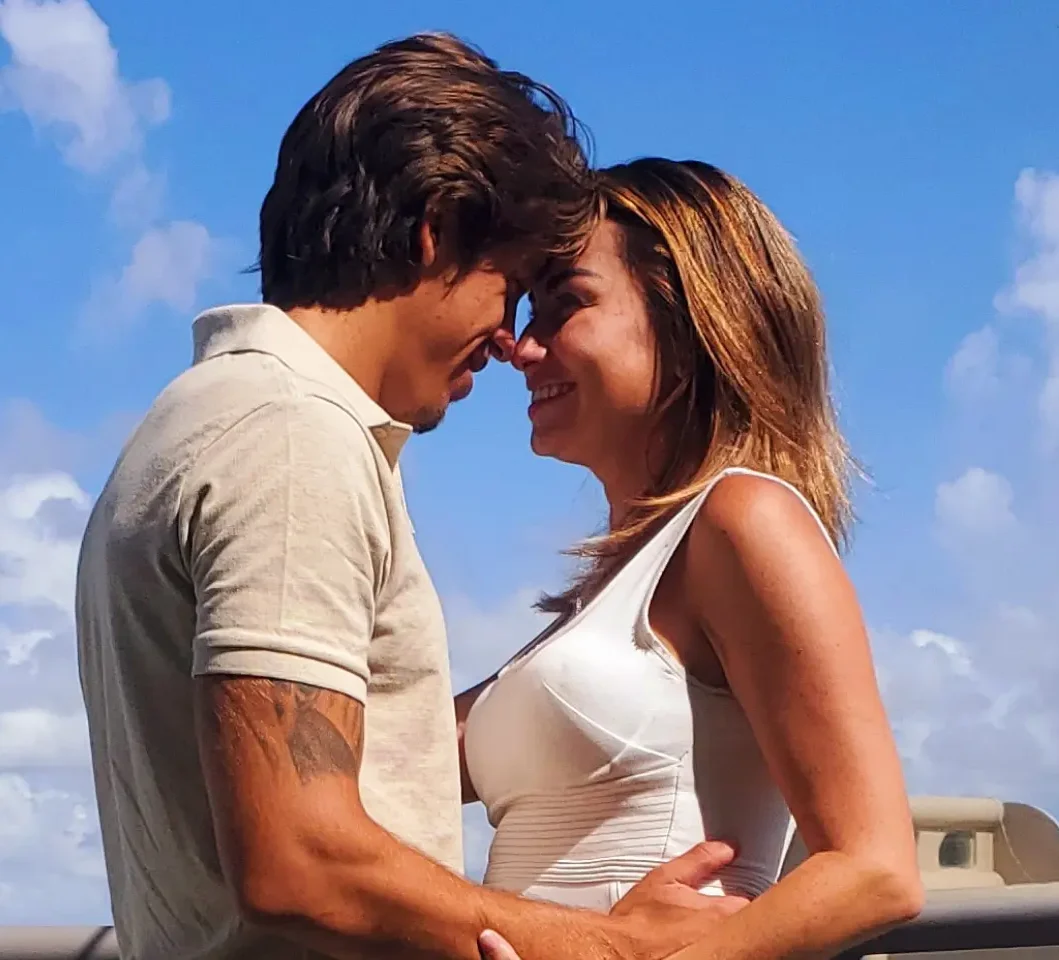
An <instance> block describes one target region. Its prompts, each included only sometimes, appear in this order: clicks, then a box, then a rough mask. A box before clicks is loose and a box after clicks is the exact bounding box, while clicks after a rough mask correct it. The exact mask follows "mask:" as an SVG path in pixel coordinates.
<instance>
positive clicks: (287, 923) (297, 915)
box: [228, 838, 372, 937]
mask: <svg viewBox="0 0 1059 960" xmlns="http://www.w3.org/2000/svg"><path fill="white" fill-rule="evenodd" d="M353 853H355V852H354V851H347V850H341V851H340V850H335V849H331V848H327V849H325V848H324V847H323V846H318V845H317V844H312V845H307V844H299V843H297V842H296V841H293V840H286V839H279V838H276V840H275V842H273V843H272V844H271V845H270V848H269V849H268V850H265V851H262V852H261V854H260V855H258V856H248V857H246V858H244V860H243V861H242V863H241V865H240V867H239V868H238V869H235V870H229V871H228V874H229V875H228V883H229V886H230V887H231V890H232V894H233V895H234V897H235V900H236V903H237V905H238V908H239V914H240V916H242V918H243V919H244V920H246V921H247V922H248V923H251V924H253V925H255V926H259V927H267V928H273V929H279V930H294V929H303V930H305V929H308V930H325V931H327V932H330V933H337V934H342V935H345V936H352V937H361V936H366V935H368V934H369V932H370V929H371V926H372V925H371V922H370V919H371V918H370V917H368V916H367V915H366V913H365V912H364V911H363V910H360V909H358V901H359V900H360V899H361V898H360V897H359V896H358V895H357V894H358V891H357V890H356V889H355V888H354V887H353V886H352V885H351V884H350V882H349V880H350V877H351V876H353V875H355V874H356V873H357V871H356V869H349V868H355V863H354V860H355V859H356V858H355V856H352V855H351V854H353ZM336 868H337V869H336ZM339 920H340V922H339Z"/></svg>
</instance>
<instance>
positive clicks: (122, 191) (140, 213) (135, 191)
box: [110, 163, 166, 227]
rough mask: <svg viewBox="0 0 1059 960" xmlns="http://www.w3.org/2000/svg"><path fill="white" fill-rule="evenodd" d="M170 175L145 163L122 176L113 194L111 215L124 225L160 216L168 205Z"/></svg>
mask: <svg viewBox="0 0 1059 960" xmlns="http://www.w3.org/2000/svg"><path fill="white" fill-rule="evenodd" d="M165 190H166V178H165V177H164V176H163V175H162V174H160V173H154V172H152V171H150V170H148V169H147V167H145V166H144V165H143V164H142V163H138V164H136V165H135V166H134V167H133V168H132V169H131V170H129V171H128V173H126V174H124V175H123V176H122V177H121V178H119V180H118V182H117V184H116V185H115V187H114V193H113V194H112V195H111V198H110V215H111V217H112V218H113V219H114V221H115V222H116V223H119V224H121V225H122V226H129V227H140V226H142V225H143V224H145V223H151V222H153V221H154V220H156V219H157V218H158V216H159V215H160V214H161V212H162V209H163V207H164V206H165Z"/></svg>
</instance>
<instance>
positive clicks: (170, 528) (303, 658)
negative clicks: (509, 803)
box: [77, 305, 462, 960]
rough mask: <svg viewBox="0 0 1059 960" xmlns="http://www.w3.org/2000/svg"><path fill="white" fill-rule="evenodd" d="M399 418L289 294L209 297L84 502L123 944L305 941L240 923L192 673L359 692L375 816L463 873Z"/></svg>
mask: <svg viewBox="0 0 1059 960" xmlns="http://www.w3.org/2000/svg"><path fill="white" fill-rule="evenodd" d="M408 433H409V429H408V427H407V426H405V425H402V424H399V423H396V422H394V421H393V420H391V419H390V418H389V417H388V416H387V415H386V414H385V413H384V412H383V410H382V409H380V408H379V407H378V405H377V404H375V403H374V402H373V401H372V400H371V399H370V398H369V397H368V396H367V395H366V394H365V393H364V391H363V390H362V389H361V388H360V387H359V386H358V385H357V384H356V383H355V382H354V381H353V380H352V379H351V378H350V377H349V376H348V375H347V374H346V373H345V372H344V371H343V370H342V368H341V367H339V366H338V364H337V363H335V361H334V360H332V359H331V357H330V356H329V355H328V354H327V353H326V352H325V351H324V350H323V349H322V348H321V347H320V346H319V345H317V343H316V342H315V341H314V340H313V339H312V338H311V337H310V336H309V335H308V334H307V333H305V331H303V330H302V329H301V328H300V327H299V326H298V325H297V324H296V323H294V321H293V320H291V319H290V318H289V317H288V316H287V315H286V314H285V313H283V312H282V311H280V310H277V309H276V308H274V307H269V306H260V305H258V306H235V307H228V308H224V309H219V310H213V311H209V312H207V313H205V314H203V315H202V316H200V317H199V318H198V319H197V320H196V321H195V362H194V365H193V366H192V367H191V368H190V369H189V370H187V371H186V372H185V373H184V374H182V375H181V376H180V377H178V378H177V379H176V380H175V381H173V383H171V384H170V385H169V386H168V387H167V388H166V389H165V391H163V393H162V394H161V395H160V396H159V397H158V399H157V400H156V401H155V403H154V404H153V406H152V407H151V409H150V411H149V412H148V413H147V416H146V418H145V419H144V421H143V423H142V424H141V425H140V427H139V428H138V429H137V430H136V432H135V434H134V435H133V436H132V438H131V439H130V440H129V442H128V443H127V444H126V446H125V449H124V450H123V451H122V453H121V457H120V459H119V460H118V463H117V466H116V467H115V469H114V472H113V473H112V474H111V476H110V479H109V480H108V481H107V484H106V486H105V487H104V489H103V492H102V494H101V496H100V498H99V501H98V503H97V504H96V507H95V509H94V510H93V512H92V516H91V518H90V520H89V523H88V528H87V531H86V533H85V537H84V543H83V545H82V549H81V558H80V564H79V569H78V578H77V638H78V656H79V662H80V669H81V682H82V688H83V691H84V698H85V704H86V706H87V710H88V722H89V730H90V734H91V745H92V762H93V769H94V773H95V783H96V791H97V797H98V802H99V810H100V817H101V822H102V829H103V843H104V851H105V854H106V861H107V872H108V876H109V881H110V890H111V897H112V901H113V906H114V921H115V926H116V928H117V934H118V939H119V943H120V945H121V950H122V957H123V958H124V960H176V958H179V960H192V958H211V960H212V958H217V960H220V958H224V960H234V958H237V957H238V958H243V957H254V958H256V960H278V958H283V960H293V958H300V957H303V956H304V957H308V956H310V955H309V954H303V953H301V952H299V950H298V948H296V947H292V945H291V944H290V942H289V941H282V940H279V939H278V938H274V937H273V936H272V935H270V934H267V933H263V932H261V931H258V930H254V929H250V928H247V927H246V926H245V925H243V924H242V922H241V921H240V919H239V916H238V912H237V910H236V905H235V903H234V902H233V899H232V897H231V895H230V893H229V891H228V890H227V889H226V888H225V885H224V883H223V881H222V878H221V871H220V866H219V862H218V854H217V849H216V844H215V841H214V836H213V831H212V826H211V820H210V813H209V808H208V803H207V795H206V786H205V783H204V781H203V774H202V770H201V766H200V763H199V756H198V749H197V745H196V741H195V731H194V725H193V721H192V697H191V694H192V686H193V684H194V682H195V681H194V677H196V676H201V675H203V674H210V673H217V674H240V675H245V676H256V677H271V678H274V679H279V680H290V681H298V682H303V683H308V684H313V685H315V686H319V687H325V688H327V689H330V690H336V691H339V692H341V693H345V694H347V695H349V696H350V697H354V698H356V699H357V700H360V701H362V702H363V703H364V704H365V717H366V719H365V725H366V728H365V746H364V761H363V767H362V772H361V787H362V793H363V797H364V804H365V807H366V809H367V811H368V813H369V814H370V815H371V816H372V817H373V818H374V819H375V820H377V821H378V822H379V823H380V824H382V825H383V826H384V827H386V828H387V829H389V830H390V831H391V832H393V833H394V834H396V835H397V836H398V837H400V838H401V839H402V840H404V841H405V842H407V843H409V844H411V845H413V846H415V847H417V848H418V849H420V850H421V851H423V852H424V853H426V854H428V855H430V856H431V857H434V858H435V859H437V860H440V861H441V862H442V863H444V864H446V865H447V866H449V867H451V868H452V869H453V870H461V869H462V853H461V847H460V799H459V770H458V760H457V753H456V729H455V718H454V715H453V708H452V694H451V688H450V683H449V665H448V653H447V650H446V643H445V629H444V624H443V622H442V614H441V606H440V603H439V601H438V597H437V594H436V593H435V591H434V588H433V586H432V585H431V583H430V579H429V577H428V576H427V572H426V569H425V568H424V566H423V562H422V559H421V558H420V555H419V551H418V550H417V548H416V544H415V541H414V540H413V536H412V527H411V524H410V523H409V518H408V513H407V509H406V506H405V501H404V496H403V494H402V491H401V484H400V477H399V473H398V470H397V456H398V453H399V451H400V449H401V447H402V445H403V444H404V441H405V440H406V438H407V436H408Z"/></svg>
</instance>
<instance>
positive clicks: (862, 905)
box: [482, 476, 923, 960]
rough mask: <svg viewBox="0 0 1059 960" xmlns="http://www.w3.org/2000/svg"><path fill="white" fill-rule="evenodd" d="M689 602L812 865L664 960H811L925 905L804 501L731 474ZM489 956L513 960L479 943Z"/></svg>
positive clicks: (879, 729)
mask: <svg viewBox="0 0 1059 960" xmlns="http://www.w3.org/2000/svg"><path fill="white" fill-rule="evenodd" d="M682 589H683V594H684V596H685V597H686V598H687V603H688V608H689V612H690V614H691V616H692V618H693V619H694V621H695V622H696V623H697V624H698V626H699V628H700V629H701V631H702V633H703V634H704V635H705V636H708V637H709V638H710V642H711V643H712V645H713V648H714V650H715V652H716V654H717V656H718V657H719V659H720V661H721V665H722V666H723V668H724V672H725V676H726V677H727V678H728V682H729V684H730V686H731V689H732V692H733V694H734V695H735V697H736V698H737V699H738V701H739V703H740V705H741V706H742V707H743V709H744V710H745V712H746V715H747V717H748V719H749V721H750V723H751V726H752V727H753V729H754V733H755V735H756V738H757V741H758V743H759V745H760V747H761V749H762V752H763V754H764V756H765V759H766V761H767V763H768V766H769V769H770V771H771V774H772V776H773V778H774V779H775V781H776V783H777V784H778V785H779V786H780V788H781V789H782V791H783V794H784V797H785V798H786V800H787V803H788V805H789V807H790V809H791V812H792V813H793V815H794V817H795V819H796V821H797V822H798V825H799V828H800V830H801V833H802V836H803V838H804V840H805V842H806V845H807V847H808V850H809V854H810V856H809V857H808V859H807V860H806V861H805V862H804V863H803V864H801V865H800V866H799V867H798V868H796V869H795V870H794V871H792V872H791V873H790V874H789V875H788V876H786V877H785V878H783V879H782V880H781V881H780V882H779V883H778V884H776V885H775V886H774V887H772V888H771V889H770V890H768V891H767V892H766V893H764V894H763V895H762V896H760V897H759V898H757V899H756V900H754V901H753V902H752V903H751V904H750V905H749V906H748V907H747V908H746V909H744V910H741V911H738V912H736V913H734V914H733V915H731V916H730V917H728V918H727V919H725V920H723V921H721V922H719V923H718V924H717V925H716V926H715V927H714V928H713V929H712V930H711V931H709V933H708V934H707V936H706V937H704V938H703V939H702V940H701V941H700V942H698V943H696V944H694V945H692V946H689V947H687V948H685V949H683V950H681V951H680V952H679V953H677V954H675V956H674V958H673V960H737V958H738V960H781V958H783V960H816V958H821V960H823V958H826V957H830V956H834V955H835V954H836V953H838V952H840V951H841V950H842V949H843V948H844V947H846V946H848V945H850V944H852V943H854V942H857V941H861V940H864V939H866V938H868V937H870V936H872V935H874V934H876V933H879V932H881V931H882V930H884V929H886V928H888V927H890V926H893V925H895V924H897V923H899V922H903V921H905V920H908V919H911V918H913V917H914V916H915V915H917V914H918V913H919V911H920V909H921V908H922V902H923V890H922V886H921V882H920V878H919V871H918V867H917V864H916V852H915V843H914V836H913V828H912V822H911V815H910V812H909V808H908V801H907V797H906V793H905V787H904V782H903V778H902V774H901V767H900V762H899V759H898V756H897V750H896V747H895V745H894V742H893V738H892V735H891V733H890V728H889V725H888V722H887V719H886V715H885V712H884V709H883V706H882V702H881V699H880V696H879V691H878V687H877V684H876V680H875V674H874V670H873V666H872V661H871V654H870V649H869V644H868V639H867V635H866V631H865V628H864V625H863V623H862V619H861V614H860V609H859V605H858V603H857V599H856V596H855V594H854V590H853V587H852V584H851V583H850V581H849V579H848V577H847V576H846V574H845V571H844V570H843V567H842V564H841V563H840V561H839V560H838V558H837V557H836V556H835V555H834V553H833V551H832V550H831V547H830V545H829V544H828V542H827V541H826V540H825V538H824V537H823V536H822V534H821V532H820V530H819V528H818V527H817V525H816V523H815V521H814V519H813V517H812V516H811V515H810V514H809V512H808V511H807V510H806V509H805V506H804V505H803V504H802V503H801V502H800V501H799V500H798V499H797V498H796V497H795V496H794V494H792V493H791V492H790V491H788V490H786V489H784V488H783V487H781V486H779V485H778V484H776V483H774V482H772V481H769V480H764V479H762V478H760V477H751V476H731V477H727V478H725V479H724V480H723V481H722V482H721V483H719V484H718V486H717V488H716V489H715V490H714V491H713V493H711V495H710V497H709V498H708V499H707V501H706V503H705V505H704V507H703V510H702V512H701V513H700V514H699V516H698V517H697V518H696V521H695V523H694V525H693V527H692V531H691V533H690V535H689V538H688V542H687V547H686V560H685V569H684V581H683V588H682ZM482 947H483V952H484V953H485V954H486V955H487V956H488V957H490V958H492V960H511V958H512V957H513V956H514V954H513V953H512V952H511V950H510V949H509V948H508V947H507V946H506V945H505V944H504V943H503V941H502V939H498V938H495V937H492V936H491V935H486V936H485V937H483V940H482Z"/></svg>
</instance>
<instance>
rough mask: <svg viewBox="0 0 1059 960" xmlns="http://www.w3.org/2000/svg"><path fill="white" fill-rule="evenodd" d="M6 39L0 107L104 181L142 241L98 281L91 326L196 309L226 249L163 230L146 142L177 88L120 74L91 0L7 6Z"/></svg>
mask: <svg viewBox="0 0 1059 960" xmlns="http://www.w3.org/2000/svg"><path fill="white" fill-rule="evenodd" d="M0 36H2V37H3V39H4V40H5V41H6V42H7V44H8V46H9V47H10V49H11V62H10V63H9V64H8V65H7V66H6V67H4V68H3V69H2V70H0V106H7V107H8V108H10V109H18V110H22V111H23V112H24V113H25V114H26V116H27V117H28V118H29V119H30V121H31V122H32V124H33V125H34V127H35V128H36V129H37V130H39V131H41V132H44V133H47V134H48V135H50V136H51V137H52V138H53V139H54V140H55V142H56V143H57V145H58V147H59V150H60V152H61V153H62V156H63V158H64V159H65V160H66V162H67V163H68V164H69V165H70V166H72V167H74V168H75V169H77V170H79V171H81V172H82V173H86V174H90V175H93V176H98V175H104V174H105V175H106V176H107V178H108V179H109V180H110V181H111V182H112V183H113V192H112V195H111V200H110V207H109V212H110V216H111V218H112V219H113V220H114V221H115V222H117V223H118V224H120V225H122V226H125V227H129V228H135V229H136V230H137V231H139V233H140V236H139V239H138V240H137V242H136V244H135V246H134V247H133V249H132V253H131V257H130V259H129V262H128V264H127V265H126V266H125V268H124V270H123V271H122V272H121V274H120V275H119V276H117V277H112V278H109V279H104V280H102V281H99V282H97V283H96V285H95V287H94V289H93V294H92V296H91V298H90V300H89V303H88V304H87V306H86V308H85V311H84V313H85V317H86V319H87V320H88V322H89V325H90V326H93V327H95V328H96V329H97V330H112V329H114V328H115V326H117V327H119V328H120V327H121V326H122V325H124V324H125V323H127V322H128V321H129V320H130V319H131V318H133V317H134V316H135V315H136V314H138V313H139V312H140V311H142V310H144V309H146V308H148V307H150V306H152V305H154V304H163V305H166V306H169V307H171V308H173V309H176V310H181V311H189V310H191V309H192V307H193V306H194V304H195V299H196V296H197V293H198V290H199V285H200V284H201V283H202V281H203V280H205V279H206V278H207V277H209V276H210V275H211V272H212V271H213V269H214V267H215V266H216V262H217V254H218V243H217V241H216V240H215V239H213V238H212V237H211V236H210V234H209V232H208V231H207V229H206V228H205V227H204V226H203V225H202V224H199V223H194V222H190V221H182V220H177V221H172V222H169V223H165V224H158V222H157V221H158V219H159V217H160V215H161V214H162V212H163V208H164V205H165V204H164V197H165V188H166V182H165V177H164V176H162V175H160V174H158V173H156V172H154V171H152V170H151V169H150V168H149V167H148V165H147V163H146V162H145V160H144V140H145V136H146V133H147V131H148V130H149V129H150V128H151V127H153V126H156V125H158V124H160V123H163V122H165V120H167V119H168V117H169V109H170V103H169V102H170V92H169V87H168V86H167V85H166V83H165V82H164V81H163V80H161V79H158V78H152V79H148V80H144V81H139V82H133V81H130V80H128V79H126V78H124V77H123V76H122V75H121V71H120V68H119V63H118V52H117V50H116V49H115V47H114V45H113V44H112V42H111V38H110V31H109V29H108V27H107V25H106V23H104V22H103V20H102V19H101V18H100V16H99V14H98V13H97V12H96V11H95V10H94V9H93V8H92V6H91V4H89V3H88V2H87V0H0Z"/></svg>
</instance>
